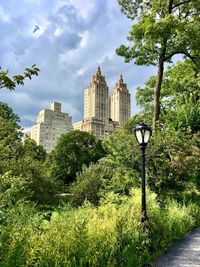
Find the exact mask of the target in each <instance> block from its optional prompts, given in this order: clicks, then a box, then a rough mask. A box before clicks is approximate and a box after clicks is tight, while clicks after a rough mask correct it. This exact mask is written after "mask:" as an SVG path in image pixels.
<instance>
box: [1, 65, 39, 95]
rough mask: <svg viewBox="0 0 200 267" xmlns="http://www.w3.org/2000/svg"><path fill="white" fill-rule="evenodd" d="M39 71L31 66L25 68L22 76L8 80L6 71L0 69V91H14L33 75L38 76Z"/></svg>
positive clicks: (15, 76) (34, 66)
mask: <svg viewBox="0 0 200 267" xmlns="http://www.w3.org/2000/svg"><path fill="white" fill-rule="evenodd" d="M39 71H40V70H39V69H38V68H37V67H36V65H33V66H32V67H31V68H26V69H25V71H24V74H23V75H14V76H13V77H12V78H9V76H8V73H9V71H8V70H2V69H1V67H0V89H2V88H7V89H9V90H15V88H16V86H17V85H24V80H25V79H26V78H29V79H30V80H31V77H32V76H33V75H36V76H38V72H39Z"/></svg>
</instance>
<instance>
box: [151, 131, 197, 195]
mask: <svg viewBox="0 0 200 267" xmlns="http://www.w3.org/2000/svg"><path fill="white" fill-rule="evenodd" d="M199 137H200V136H199V133H196V134H191V133H190V132H187V133H185V132H183V131H180V130H178V131H177V130H175V129H170V128H165V129H164V130H163V129H162V130H158V131H157V134H156V135H154V136H153V137H152V138H151V142H150V144H149V149H148V153H147V157H146V158H147V174H148V184H149V186H150V188H151V189H152V190H153V191H154V192H155V193H156V194H157V195H158V198H159V199H160V200H162V199H164V198H166V197H167V196H169V195H171V196H173V197H174V198H179V197H180V195H181V193H182V192H183V191H184V190H188V191H189V190H194V188H195V187H198V186H199V182H198V178H199V160H200V143H199V140H200V138H199Z"/></svg>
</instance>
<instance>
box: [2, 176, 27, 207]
mask: <svg viewBox="0 0 200 267" xmlns="http://www.w3.org/2000/svg"><path fill="white" fill-rule="evenodd" d="M30 183H31V181H30V180H27V179H24V178H23V177H20V176H18V177H13V175H12V173H11V172H6V173H5V174H3V175H1V176H0V202H1V205H5V206H11V205H14V204H15V203H17V202H18V201H19V200H23V199H24V200H25V199H27V198H30V197H31V194H32V192H31V190H30Z"/></svg>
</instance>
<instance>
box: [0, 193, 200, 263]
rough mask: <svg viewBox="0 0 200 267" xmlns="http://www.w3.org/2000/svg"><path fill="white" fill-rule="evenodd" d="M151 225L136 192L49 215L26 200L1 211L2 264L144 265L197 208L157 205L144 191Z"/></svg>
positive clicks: (195, 216)
mask: <svg viewBox="0 0 200 267" xmlns="http://www.w3.org/2000/svg"><path fill="white" fill-rule="evenodd" d="M148 211H149V216H150V217H151V220H150V225H149V228H150V230H149V231H148V230H144V228H143V225H142V223H141V221H140V191H138V190H135V189H134V190H132V191H131V196H130V197H122V196H119V195H116V194H114V193H109V194H107V196H105V197H104V199H103V200H102V202H101V205H100V206H99V207H98V208H94V207H92V206H91V205H90V204H89V203H85V204H84V206H82V207H81V208H79V209H72V208H71V207H70V206H65V207H64V208H62V209H57V210H56V211H53V212H52V214H51V218H50V219H49V217H48V216H47V215H46V214H41V213H38V212H37V211H36V210H35V208H34V207H33V206H31V205H30V204H28V203H26V204H25V203H18V204H17V205H15V206H12V207H11V208H10V209H9V210H7V211H3V212H2V216H3V221H2V223H1V226H0V227H1V237H0V240H1V243H0V244H1V247H0V249H1V255H2V256H1V263H0V266H3V267H6V266H16V267H18V266H142V265H143V264H144V263H146V262H149V261H150V260H151V259H152V257H153V258H154V257H156V255H158V254H159V253H160V252H162V251H163V250H165V249H166V247H168V246H169V245H170V244H172V243H173V242H174V241H176V240H178V239H179V238H181V237H182V236H184V235H185V234H186V233H187V232H188V231H189V230H190V229H191V228H192V227H194V226H195V225H196V223H197V222H198V223H199V221H198V220H199V215H200V213H199V207H198V205H197V204H192V203H191V204H189V205H188V206H185V205H180V204H177V203H176V202H175V201H171V202H169V203H167V204H166V205H165V208H160V207H159V205H158V203H157V202H156V200H155V195H154V194H152V193H150V192H148Z"/></svg>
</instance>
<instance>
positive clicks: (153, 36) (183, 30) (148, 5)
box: [117, 0, 200, 65]
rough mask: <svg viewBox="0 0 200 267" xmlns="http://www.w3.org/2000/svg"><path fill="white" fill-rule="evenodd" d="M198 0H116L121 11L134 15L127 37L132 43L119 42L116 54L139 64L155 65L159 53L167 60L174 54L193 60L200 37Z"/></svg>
mask: <svg viewBox="0 0 200 267" xmlns="http://www.w3.org/2000/svg"><path fill="white" fill-rule="evenodd" d="M197 2H198V1H197ZM197 2H196V0H191V1H183V2H182V3H176V2H173V1H170V0H164V1H159V0H156V1H140V0H137V1H133V0H131V1H130V0H119V4H120V6H121V8H122V9H121V10H122V12H123V13H125V14H126V15H127V16H128V17H129V18H131V19H137V23H135V24H134V25H133V26H132V29H131V31H130V34H129V36H128V38H127V39H128V40H129V41H130V42H132V46H130V47H127V46H125V45H122V46H121V47H120V48H119V49H117V54H118V55H120V56H123V57H124V58H125V61H127V62H129V61H130V60H132V59H134V61H135V63H136V64H138V65H149V64H151V65H157V63H158V58H159V55H161V54H162V55H163V57H164V58H163V60H164V61H166V62H170V60H171V58H172V57H173V56H174V55H175V54H183V55H185V56H187V57H189V58H192V59H193V60H196V57H197V58H198V54H197V51H198V48H199V45H198V41H197V40H199V38H200V36H199V34H198V33H199V28H200V21H199V13H200V9H199V5H197V4H196V3H197ZM193 36H196V38H197V39H196V38H193ZM191 51H192V55H191Z"/></svg>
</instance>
